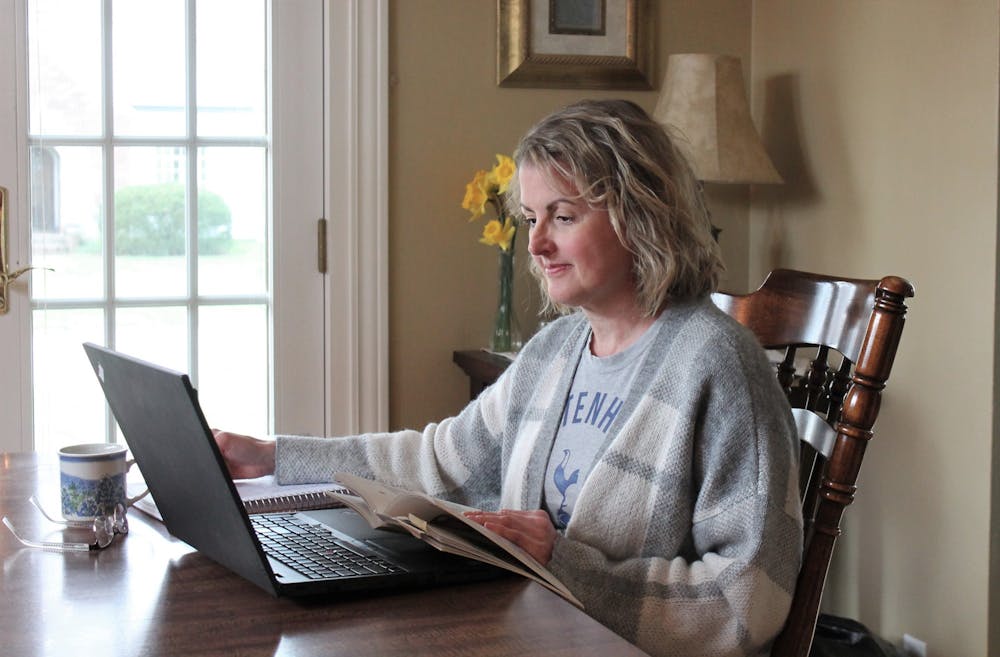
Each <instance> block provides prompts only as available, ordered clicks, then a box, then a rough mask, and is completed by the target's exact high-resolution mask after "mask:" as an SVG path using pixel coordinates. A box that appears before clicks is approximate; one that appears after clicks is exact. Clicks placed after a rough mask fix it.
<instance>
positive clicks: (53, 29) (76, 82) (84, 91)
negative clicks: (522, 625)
mask: <svg viewBox="0 0 1000 657" xmlns="http://www.w3.org/2000/svg"><path fill="white" fill-rule="evenodd" d="M9 18H11V17H10V16H7V17H5V18H4V20H7V19H9ZM28 30H29V35H30V37H29V38H30V40H31V47H29V48H28V86H29V87H30V89H29V95H30V98H31V102H30V112H29V115H30V117H29V119H28V120H29V123H30V126H29V129H30V131H31V134H33V135H73V136H82V135H89V136H95V135H101V134H102V132H103V131H102V129H101V93H102V86H101V2H100V0H36V1H35V2H29V3H28Z"/></svg>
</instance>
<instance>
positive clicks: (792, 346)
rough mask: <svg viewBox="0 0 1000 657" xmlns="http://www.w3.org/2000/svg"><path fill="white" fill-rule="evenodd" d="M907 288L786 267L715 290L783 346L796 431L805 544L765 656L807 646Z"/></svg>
mask: <svg viewBox="0 0 1000 657" xmlns="http://www.w3.org/2000/svg"><path fill="white" fill-rule="evenodd" d="M912 296H913V286H912V285H911V284H910V283H909V282H908V281H906V280H904V279H902V278H899V277H896V276H887V277H885V278H883V279H882V280H877V281H876V280H854V279H841V278H834V277H830V276H820V275H817V274H809V273H805V272H797V271H792V270H787V269H778V270H775V271H773V272H771V273H770V274H769V275H768V277H767V279H766V280H765V281H764V283H763V284H762V285H761V286H760V288H759V289H757V290H756V291H754V292H751V293H750V294H745V295H730V294H725V293H716V294H714V295H713V301H715V303H716V305H718V306H719V307H720V308H721V309H722V310H724V311H726V312H727V313H729V314H730V315H731V316H732V317H734V318H735V319H736V320H737V321H739V322H740V323H742V324H744V325H745V326H747V327H749V328H750V329H751V330H752V331H753V332H754V333H755V334H756V335H757V338H758V339H759V340H760V342H761V344H762V345H764V347H765V348H766V349H769V350H783V351H784V355H783V357H781V356H779V358H781V360H780V362H779V363H777V365H776V369H777V376H778V380H779V382H780V383H781V385H782V387H783V388H784V389H785V392H786V394H787V395H788V399H789V401H790V402H791V404H792V407H793V410H792V413H793V415H794V417H795V422H796V425H797V426H798V430H799V437H800V438H801V439H802V470H803V474H802V477H801V478H800V487H801V492H802V513H803V517H804V519H805V538H804V540H805V543H804V546H805V549H804V552H803V560H802V569H801V571H800V572H799V578H798V582H797V583H796V586H795V594H794V597H793V599H792V608H791V611H790V613H789V616H788V620H787V621H786V622H785V627H784V629H783V630H782V632H781V634H779V635H778V638H777V640H776V641H775V644H774V647H773V648H772V652H771V657H806V656H807V655H808V654H809V649H810V646H811V645H812V639H813V633H814V631H815V628H816V618H817V616H818V614H819V604H820V598H821V596H822V594H823V585H824V583H825V581H826V575H827V570H828V568H829V565H830V557H831V555H832V554H833V547H834V543H835V542H836V539H837V536H839V535H840V531H841V530H840V519H841V517H842V515H843V512H844V509H845V508H846V507H847V505H848V504H850V503H851V502H852V501H853V500H854V493H855V491H856V490H857V487H856V486H855V483H856V481H857V477H858V470H859V469H860V467H861V460H862V458H863V456H864V453H865V448H866V446H867V445H868V441H869V440H871V438H872V435H873V432H872V427H873V426H874V425H875V419H876V417H877V416H878V411H879V403H880V399H881V395H882V389H883V388H885V382H886V380H887V379H888V378H889V372H890V370H891V369H892V363H893V359H894V358H895V355H896V348H897V347H898V346H899V338H900V335H901V334H902V331H903V323H904V318H905V315H906V304H905V299H906V298H908V297H912ZM803 352H808V354H807V356H806V360H808V362H803V360H802V354H803ZM838 354H839V355H838Z"/></svg>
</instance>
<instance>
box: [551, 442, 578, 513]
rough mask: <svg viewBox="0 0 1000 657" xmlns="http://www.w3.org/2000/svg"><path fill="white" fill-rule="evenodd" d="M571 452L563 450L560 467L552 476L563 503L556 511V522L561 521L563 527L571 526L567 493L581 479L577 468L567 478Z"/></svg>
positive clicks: (557, 467) (558, 466)
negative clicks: (567, 466)
mask: <svg viewBox="0 0 1000 657" xmlns="http://www.w3.org/2000/svg"><path fill="white" fill-rule="evenodd" d="M569 457H570V451H569V450H568V449H564V450H563V459H562V462H561V463H559V465H557V466H556V469H555V472H554V473H553V475H552V481H553V483H555V485H556V490H558V491H559V494H560V495H562V501H561V502H560V503H559V508H558V509H557V510H556V520H558V521H559V524H561V525H562V526H563V527H565V526H566V525H568V524H569V513H567V512H566V491H568V490H569V487H570V486H572V485H573V484H575V483H576V482H577V480H578V479H579V478H580V469H579V468H577V469H576V470H574V471H573V473H572V474H571V475H570V476H569V477H567V476H566V464H567V463H569Z"/></svg>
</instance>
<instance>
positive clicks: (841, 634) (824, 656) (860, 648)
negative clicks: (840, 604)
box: [809, 614, 903, 657]
mask: <svg viewBox="0 0 1000 657" xmlns="http://www.w3.org/2000/svg"><path fill="white" fill-rule="evenodd" d="M809 657H903V653H902V652H901V651H900V650H899V649H898V648H896V647H895V646H894V645H892V644H891V643H889V642H888V641H886V640H885V639H883V638H882V637H880V636H878V635H877V634H874V633H872V631H871V630H869V629H868V628H867V627H865V626H864V625H862V624H861V623H859V622H858V621H856V620H853V619H851V618H843V617H841V616H831V615H830V614H820V615H819V619H818V620H817V621H816V635H815V636H814V637H813V644H812V649H811V650H810V651H809Z"/></svg>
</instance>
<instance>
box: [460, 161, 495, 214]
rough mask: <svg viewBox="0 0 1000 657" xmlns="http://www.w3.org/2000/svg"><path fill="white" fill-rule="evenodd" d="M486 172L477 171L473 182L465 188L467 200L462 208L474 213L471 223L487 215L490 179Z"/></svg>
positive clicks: (463, 202) (463, 200)
mask: <svg viewBox="0 0 1000 657" xmlns="http://www.w3.org/2000/svg"><path fill="white" fill-rule="evenodd" d="M488 177H489V174H487V173H486V172H485V171H477V172H476V175H475V177H474V178H473V179H472V182H470V183H468V184H467V185H466V186H465V198H464V199H462V207H463V208H465V209H466V210H468V211H469V212H471V213H472V216H471V217H469V221H474V220H476V219H478V218H479V217H481V216H483V215H484V214H485V213H486V202H487V201H488V200H489V198H490V195H489V189H488V181H487V179H488Z"/></svg>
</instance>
